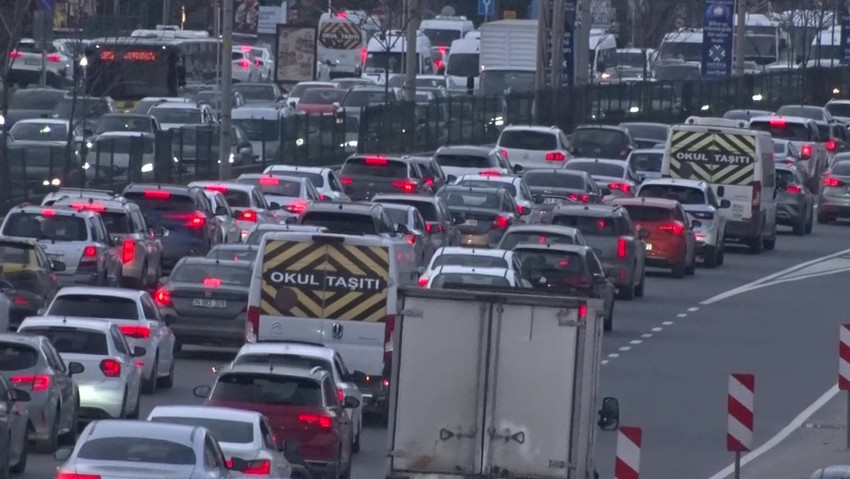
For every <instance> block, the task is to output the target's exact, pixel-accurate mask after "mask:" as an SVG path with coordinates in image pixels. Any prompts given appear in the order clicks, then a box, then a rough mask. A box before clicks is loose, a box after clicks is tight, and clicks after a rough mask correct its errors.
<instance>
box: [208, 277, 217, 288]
mask: <svg viewBox="0 0 850 479" xmlns="http://www.w3.org/2000/svg"><path fill="white" fill-rule="evenodd" d="M204 287H206V288H218V287H221V280H220V279H218V278H204Z"/></svg>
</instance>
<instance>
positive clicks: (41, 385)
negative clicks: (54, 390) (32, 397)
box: [9, 376, 50, 391]
mask: <svg viewBox="0 0 850 479" xmlns="http://www.w3.org/2000/svg"><path fill="white" fill-rule="evenodd" d="M9 380H10V381H11V382H12V384H29V385H30V387H31V388H32V390H33V391H44V390H45V389H47V388H49V387H50V376H12V378H11V379H9Z"/></svg>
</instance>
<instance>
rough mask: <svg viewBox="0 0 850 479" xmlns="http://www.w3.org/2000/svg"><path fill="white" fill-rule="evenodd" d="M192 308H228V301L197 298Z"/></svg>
mask: <svg viewBox="0 0 850 479" xmlns="http://www.w3.org/2000/svg"><path fill="white" fill-rule="evenodd" d="M192 306H198V307H201V308H226V307H227V301H225V300H223V299H203V298H195V299H193V300H192Z"/></svg>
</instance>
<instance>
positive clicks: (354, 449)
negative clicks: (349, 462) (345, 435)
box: [351, 431, 360, 454]
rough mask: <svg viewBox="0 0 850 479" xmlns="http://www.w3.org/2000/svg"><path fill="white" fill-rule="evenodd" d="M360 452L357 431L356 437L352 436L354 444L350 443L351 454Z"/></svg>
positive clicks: (358, 432) (358, 433)
mask: <svg viewBox="0 0 850 479" xmlns="http://www.w3.org/2000/svg"><path fill="white" fill-rule="evenodd" d="M358 452H360V431H357V435H356V436H354V442H352V443H351V453H352V454H357V453H358Z"/></svg>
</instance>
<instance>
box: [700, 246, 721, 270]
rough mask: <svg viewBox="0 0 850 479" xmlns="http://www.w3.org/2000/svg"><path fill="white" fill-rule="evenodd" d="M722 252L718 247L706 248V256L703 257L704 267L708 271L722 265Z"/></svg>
mask: <svg viewBox="0 0 850 479" xmlns="http://www.w3.org/2000/svg"><path fill="white" fill-rule="evenodd" d="M720 251H721V249H720V248H718V247H716V246H715V247H713V248H706V250H705V256H704V257H703V260H702V262H703V265H704V266H705V267H706V268H708V269H714V268H716V267H717V265H718V264H720Z"/></svg>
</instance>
